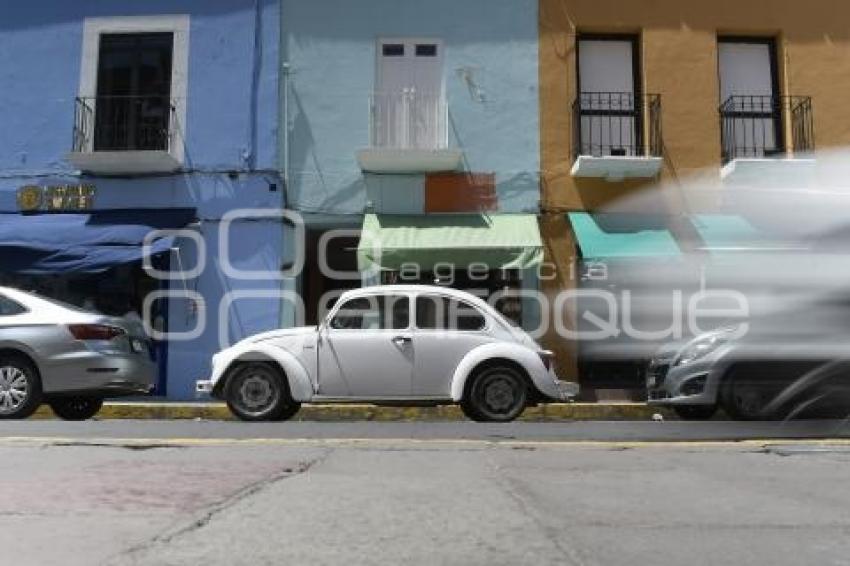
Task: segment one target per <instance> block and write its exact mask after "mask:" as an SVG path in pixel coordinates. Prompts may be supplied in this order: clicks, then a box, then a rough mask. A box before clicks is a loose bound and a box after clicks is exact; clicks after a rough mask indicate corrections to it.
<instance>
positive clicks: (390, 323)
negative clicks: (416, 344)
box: [318, 294, 414, 399]
mask: <svg viewBox="0 0 850 566" xmlns="http://www.w3.org/2000/svg"><path fill="white" fill-rule="evenodd" d="M410 325H411V321H410V297H409V296H407V295H404V294H376V295H366V296H359V297H354V298H351V299H348V300H347V301H345V302H344V303H343V304H341V305H340V307H339V308H338V309H337V310H336V311H335V312H334V313H333V314H332V315H331V317H330V319H329V320H328V322H327V324H325V325H324V326H323V328H322V330H321V333H320V336H319V344H318V348H319V395H320V396H323V397H350V398H364V399H379V398H393V397H409V396H410V394H411V376H412V373H413V359H414V355H413V340H412V338H411V329H410Z"/></svg>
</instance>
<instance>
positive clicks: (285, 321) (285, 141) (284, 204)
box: [280, 61, 299, 328]
mask: <svg viewBox="0 0 850 566" xmlns="http://www.w3.org/2000/svg"><path fill="white" fill-rule="evenodd" d="M291 73H292V69H291V67H290V64H289V61H285V62H284V63H283V64H282V65H281V76H282V77H283V81H282V83H283V84H282V85H281V88H282V90H283V93H282V94H283V97H282V98H283V108H282V109H281V113H282V114H283V119H282V122H283V132H282V140H281V141H282V146H283V147H282V150H281V151H282V153H283V156H282V157H283V163H282V166H281V169H282V172H281V176H282V177H283V187H282V190H281V191H280V200H281V202H280V207H281V210H286V209H287V208H288V207H289V81H290V74H291ZM287 225H288V223H287V222H281V224H280V228H281V230H282V232H283V233H282V235H281V244H282V247H283V249H282V250H281V252H282V251H283V250H285V249H286V246H287V245H288V243H287V241H286V235H287V234H286V232H287V230H286V227H287ZM287 255H288V254H287ZM288 268H289V267H288V266H284V265H281V266H280V269H281V270H282V271H283V270H284V269H288ZM295 286H296V289H295V291H297V286H298V279H297V278H296V280H295ZM286 287H287V279H284V278H283V277H281V279H280V291H281V304H280V327H281V328H285V327H287V326H292V325H293V324H296V323H299V321H293V320H289V317H288V316H287V312H286V308H285V306H286V301H285V300H284V299H283V293H285V292H286V291H288V289H287V288H286Z"/></svg>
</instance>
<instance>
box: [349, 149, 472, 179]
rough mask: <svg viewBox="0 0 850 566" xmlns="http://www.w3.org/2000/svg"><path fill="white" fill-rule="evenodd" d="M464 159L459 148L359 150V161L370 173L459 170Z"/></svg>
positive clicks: (363, 168)
mask: <svg viewBox="0 0 850 566" xmlns="http://www.w3.org/2000/svg"><path fill="white" fill-rule="evenodd" d="M462 161H463V152H462V151H461V150H459V149H390V148H369V149H361V150H358V151H357V163H358V164H359V165H360V168H361V169H362V170H363V171H366V172H368V173H396V174H412V173H438V172H443V171H457V170H458V169H460V166H461V163H462Z"/></svg>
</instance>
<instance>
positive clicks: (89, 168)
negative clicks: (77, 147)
mask: <svg viewBox="0 0 850 566" xmlns="http://www.w3.org/2000/svg"><path fill="white" fill-rule="evenodd" d="M66 159H67V160H68V162H70V163H71V164H72V165H73V166H74V167H76V168H77V169H79V170H80V171H85V172H87V173H97V174H100V175H140V174H144V173H172V172H174V171H177V170H178V169H180V166H181V163H180V161H179V160H178V159H177V158H176V157H175V156H174V155H172V154H170V153H169V152H167V151H86V152H76V151H75V152H71V153H69V154H67V156H66Z"/></svg>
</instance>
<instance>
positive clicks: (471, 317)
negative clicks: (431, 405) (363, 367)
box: [413, 294, 493, 398]
mask: <svg viewBox="0 0 850 566" xmlns="http://www.w3.org/2000/svg"><path fill="white" fill-rule="evenodd" d="M415 311H416V314H415V319H416V323H415V328H414V331H413V343H414V345H415V347H416V361H415V364H414V369H413V394H414V395H415V396H420V397H443V398H448V397H449V396H450V395H451V383H452V377H453V376H454V372H455V370H456V369H457V367H458V365H459V364H460V362H461V360H463V358H464V356H466V354H468V353H469V352H471V351H472V350H474V349H475V348H476V347H478V346H481V345H483V344H487V343H489V342H492V341H493V337H492V336H491V335H490V333H489V332H488V331H487V329H486V328H485V326H486V318H485V317H484V315H482V314H481V313H480V312H479V311H478V309H476V308H475V307H473V306H471V305H468V304H466V303H464V302H462V301H458V300H456V299H452V298H448V297H445V296H443V295H437V294H433V295H432V294H427V295H419V296H418V297H417V298H416V301H415Z"/></svg>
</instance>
